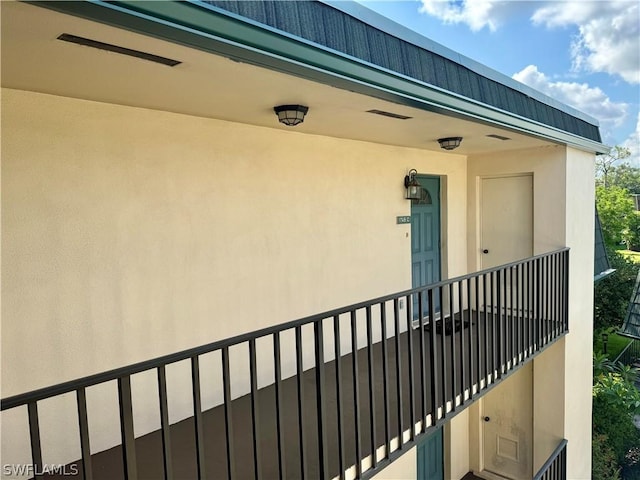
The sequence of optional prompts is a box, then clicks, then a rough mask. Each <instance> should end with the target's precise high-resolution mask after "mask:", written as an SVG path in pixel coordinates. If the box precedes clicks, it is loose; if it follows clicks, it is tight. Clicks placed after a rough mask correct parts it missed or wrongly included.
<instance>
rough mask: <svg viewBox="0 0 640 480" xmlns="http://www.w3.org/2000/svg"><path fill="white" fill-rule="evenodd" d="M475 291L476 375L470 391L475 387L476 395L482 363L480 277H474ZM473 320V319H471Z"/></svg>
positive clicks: (478, 388) (478, 390)
mask: <svg viewBox="0 0 640 480" xmlns="http://www.w3.org/2000/svg"><path fill="white" fill-rule="evenodd" d="M475 289H476V313H475V315H476V343H475V344H476V356H475V364H476V373H475V375H474V376H473V381H472V382H471V389H473V385H476V393H479V392H480V378H481V375H480V364H481V363H482V354H481V351H480V350H481V349H480V345H481V338H480V277H479V276H477V275H476V278H475ZM471 320H473V317H472V318H471Z"/></svg>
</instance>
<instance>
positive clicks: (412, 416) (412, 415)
mask: <svg viewBox="0 0 640 480" xmlns="http://www.w3.org/2000/svg"><path fill="white" fill-rule="evenodd" d="M397 303H398V299H397V298H396V299H394V308H397V307H396V304H397ZM419 303H420V297H418V304H419ZM399 314H400V313H398V315H399ZM421 317H422V310H421V309H420V305H418V318H421ZM407 353H408V357H409V361H408V363H409V365H408V367H409V372H408V373H409V426H410V427H411V429H410V434H409V438H410V440H411V441H413V440H415V431H416V429H415V425H416V385H415V376H414V373H415V365H414V363H413V362H414V351H413V319H412V318H411V312H410V311H409V309H407Z"/></svg>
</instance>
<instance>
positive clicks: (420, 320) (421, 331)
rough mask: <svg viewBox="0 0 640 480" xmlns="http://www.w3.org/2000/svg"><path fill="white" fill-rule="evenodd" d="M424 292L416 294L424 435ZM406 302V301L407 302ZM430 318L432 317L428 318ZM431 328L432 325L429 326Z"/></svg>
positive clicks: (423, 428)
mask: <svg viewBox="0 0 640 480" xmlns="http://www.w3.org/2000/svg"><path fill="white" fill-rule="evenodd" d="M425 293H426V292H425V291H423V290H421V291H419V292H417V293H416V294H417V295H418V309H419V311H420V314H419V315H418V329H419V330H418V331H419V340H420V399H421V407H422V410H421V415H420V419H421V421H422V429H421V432H422V433H424V432H425V431H426V430H427V365H426V361H427V358H426V355H427V352H426V350H427V348H426V345H425V340H424V317H425V315H424V313H425V306H424V294H425ZM407 302H408V300H407ZM429 318H432V317H429ZM431 326H433V323H432V324H431Z"/></svg>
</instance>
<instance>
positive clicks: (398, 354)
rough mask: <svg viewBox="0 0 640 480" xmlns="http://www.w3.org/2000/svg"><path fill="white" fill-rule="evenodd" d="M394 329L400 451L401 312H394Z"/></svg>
mask: <svg viewBox="0 0 640 480" xmlns="http://www.w3.org/2000/svg"><path fill="white" fill-rule="evenodd" d="M393 327H394V329H395V344H396V389H397V400H398V405H397V407H398V449H399V450H402V449H403V443H404V442H403V441H402V432H403V429H404V416H403V412H402V409H403V401H402V349H401V348H400V347H401V345H400V312H399V311H398V310H394V312H393Z"/></svg>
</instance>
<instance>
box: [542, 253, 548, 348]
mask: <svg viewBox="0 0 640 480" xmlns="http://www.w3.org/2000/svg"><path fill="white" fill-rule="evenodd" d="M547 265H548V258H546V257H543V258H542V342H541V343H542V346H544V345H546V344H547V333H548V332H547V330H548V328H549V321H548V320H549V296H548V294H549V275H548V269H547Z"/></svg>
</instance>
